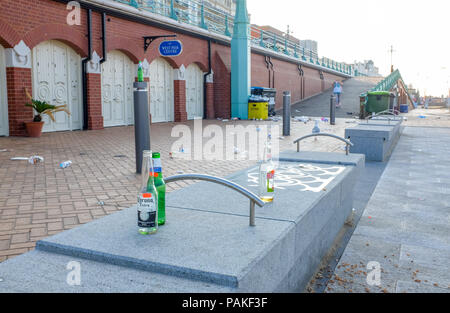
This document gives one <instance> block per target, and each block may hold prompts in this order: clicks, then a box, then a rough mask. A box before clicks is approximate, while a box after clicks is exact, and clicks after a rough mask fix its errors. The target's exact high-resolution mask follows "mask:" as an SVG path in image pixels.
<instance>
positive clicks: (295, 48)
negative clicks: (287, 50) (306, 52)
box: [294, 45, 300, 59]
mask: <svg viewBox="0 0 450 313" xmlns="http://www.w3.org/2000/svg"><path fill="white" fill-rule="evenodd" d="M297 50H298V47H297V45H295V47H294V57H296V58H297V59H298V58H300V56H299V55H298V51H297Z"/></svg>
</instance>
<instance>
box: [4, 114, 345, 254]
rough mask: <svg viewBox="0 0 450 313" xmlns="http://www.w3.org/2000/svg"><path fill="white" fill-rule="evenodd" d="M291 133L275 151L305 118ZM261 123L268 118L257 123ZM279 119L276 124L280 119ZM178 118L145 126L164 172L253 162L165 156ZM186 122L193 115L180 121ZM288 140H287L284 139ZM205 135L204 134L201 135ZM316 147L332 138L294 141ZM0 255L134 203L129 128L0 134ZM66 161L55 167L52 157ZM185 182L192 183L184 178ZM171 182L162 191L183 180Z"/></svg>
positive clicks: (300, 129)
mask: <svg viewBox="0 0 450 313" xmlns="http://www.w3.org/2000/svg"><path fill="white" fill-rule="evenodd" d="M349 122H353V120H348V119H338V120H337V125H336V126H330V125H327V124H324V123H322V124H321V128H322V131H324V132H329V133H334V134H337V135H340V136H343V135H344V129H345V128H346V127H348V126H349V125H351V124H348V123H349ZM254 123H256V122H249V121H239V122H222V121H204V122H203V127H206V126H208V125H219V126H220V127H221V128H222V129H225V126H226V125H233V124H236V125H243V126H246V125H249V124H254ZM292 123H293V124H292V136H291V138H286V139H285V140H282V141H280V150H281V151H283V150H286V149H294V148H295V146H294V145H293V144H292V141H293V139H295V138H298V137H300V136H302V135H306V134H309V133H311V130H312V128H313V127H314V123H313V122H309V123H307V124H304V123H300V122H292ZM258 124H260V125H267V124H269V122H258ZM275 124H279V125H280V128H281V123H275ZM175 125H180V124H172V123H167V124H155V125H152V149H153V151H159V152H161V153H162V157H163V169H164V174H165V176H166V177H167V176H171V175H174V174H177V173H178V172H179V171H183V172H185V173H187V172H195V173H207V174H211V175H216V176H220V177H225V176H227V175H229V174H231V173H233V172H236V171H238V170H241V169H245V168H246V167H249V166H251V165H254V164H256V162H255V161H249V160H236V161H187V160H182V159H179V158H174V159H170V158H169V152H171V147H172V145H173V143H174V142H175V141H176V140H177V139H178V138H172V137H171V131H172V127H173V126H175ZM184 125H187V126H189V127H190V128H191V129H193V122H189V123H184ZM291 139H292V140H291ZM205 141H207V139H205ZM302 147H303V148H304V149H307V150H316V151H342V153H344V151H343V149H342V144H341V143H340V142H338V141H334V140H333V139H327V138H325V139H324V138H321V139H319V140H318V141H314V140H313V139H310V140H309V141H307V142H305V144H303V145H302ZM2 149H7V151H6V152H0V262H2V261H4V260H6V259H8V258H12V257H14V256H16V255H20V254H22V253H25V252H27V251H29V250H31V249H33V248H34V246H35V243H36V241H38V240H40V239H42V238H45V237H47V236H50V235H53V234H56V233H59V232H62V231H64V230H67V229H70V228H73V227H77V226H78V225H81V224H84V223H88V222H90V221H92V220H94V219H98V218H101V217H103V216H105V215H108V214H111V213H114V212H116V211H118V210H121V209H123V208H126V207H130V206H132V205H134V204H135V199H136V193H137V188H138V185H139V184H140V176H137V175H136V174H135V164H134V158H135V153H134V128H133V127H117V128H108V129H105V130H97V131H76V132H60V133H45V134H43V136H42V137H41V138H37V139H36V138H24V137H3V138H0V151H1V150H2ZM31 155H40V156H42V157H44V159H45V161H44V162H43V163H40V164H37V165H31V164H28V162H26V161H11V160H10V159H11V158H12V157H29V156H31ZM66 160H71V161H72V162H73V165H72V166H71V167H69V168H66V169H64V170H63V169H59V168H58V164H59V163H60V162H63V161H66ZM191 183H193V182H191ZM188 184H189V183H188V182H179V183H176V184H171V185H170V186H168V191H169V192H170V191H171V190H174V189H177V188H180V187H184V186H187V185H188Z"/></svg>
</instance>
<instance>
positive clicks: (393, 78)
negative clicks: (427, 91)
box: [365, 70, 413, 103]
mask: <svg viewBox="0 0 450 313" xmlns="http://www.w3.org/2000/svg"><path fill="white" fill-rule="evenodd" d="M398 82H401V83H402V84H403V89H404V90H405V92H406V94H407V95H408V98H409V99H410V101H411V103H413V100H412V98H411V95H410V94H409V92H408V89H407V87H406V86H407V85H406V84H405V82H404V81H403V77H402V75H401V74H400V71H399V70H395V71H394V72H392V73H391V74H390V75H389V76H387V77H386V78H385V79H383V80H382V81H381V82H379V83H378V84H377V85H376V86H375V87H373V88H372V89H371V90H370V91H390V90H392V89H393V88H394V86H395V85H397V84H398ZM365 95H366V102H367V94H365Z"/></svg>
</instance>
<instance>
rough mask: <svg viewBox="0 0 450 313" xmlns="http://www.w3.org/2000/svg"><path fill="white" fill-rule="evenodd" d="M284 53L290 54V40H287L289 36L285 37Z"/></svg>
mask: <svg viewBox="0 0 450 313" xmlns="http://www.w3.org/2000/svg"><path fill="white" fill-rule="evenodd" d="M284 54H286V55H290V54H289V51H288V42H287V38H284Z"/></svg>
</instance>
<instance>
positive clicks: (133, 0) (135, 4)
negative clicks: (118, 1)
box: [130, 0, 139, 9]
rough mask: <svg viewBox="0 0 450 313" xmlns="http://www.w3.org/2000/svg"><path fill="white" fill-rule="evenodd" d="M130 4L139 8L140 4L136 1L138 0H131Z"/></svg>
mask: <svg viewBox="0 0 450 313" xmlns="http://www.w3.org/2000/svg"><path fill="white" fill-rule="evenodd" d="M130 5H131V6H132V7H134V8H136V9H137V8H139V4H138V3H137V2H136V0H130Z"/></svg>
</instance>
